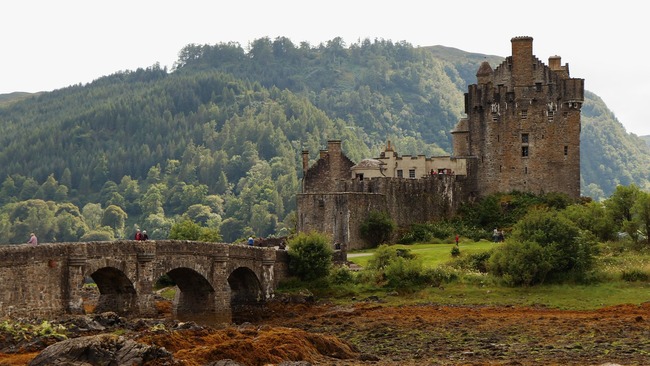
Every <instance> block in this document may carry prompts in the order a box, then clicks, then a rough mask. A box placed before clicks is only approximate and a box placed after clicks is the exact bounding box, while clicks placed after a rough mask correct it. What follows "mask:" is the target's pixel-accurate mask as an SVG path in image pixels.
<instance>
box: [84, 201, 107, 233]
mask: <svg viewBox="0 0 650 366" xmlns="http://www.w3.org/2000/svg"><path fill="white" fill-rule="evenodd" d="M81 214H82V215H83V217H84V221H85V222H86V224H87V225H88V227H89V228H90V229H91V230H95V229H97V228H99V227H100V225H101V224H102V216H103V215H104V210H103V209H102V205H101V204H99V203H87V204H86V205H85V206H84V207H83V208H82V209H81Z"/></svg>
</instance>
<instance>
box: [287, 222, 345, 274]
mask: <svg viewBox="0 0 650 366" xmlns="http://www.w3.org/2000/svg"><path fill="white" fill-rule="evenodd" d="M288 247H289V249H288V250H287V252H288V254H289V271H290V273H291V274H293V275H295V276H298V277H299V278H300V279H302V280H305V281H312V280H315V279H318V278H323V277H326V276H327V275H328V274H329V271H330V269H331V268H332V256H333V254H334V251H333V250H332V245H331V239H330V238H329V237H327V235H325V234H323V233H319V232H310V233H298V234H297V235H296V236H294V237H293V238H291V239H289V242H288Z"/></svg>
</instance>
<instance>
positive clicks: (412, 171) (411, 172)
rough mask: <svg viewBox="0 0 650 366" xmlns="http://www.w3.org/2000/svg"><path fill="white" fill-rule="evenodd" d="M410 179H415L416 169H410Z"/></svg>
mask: <svg viewBox="0 0 650 366" xmlns="http://www.w3.org/2000/svg"><path fill="white" fill-rule="evenodd" d="M409 178H411V179H413V178H415V169H409Z"/></svg>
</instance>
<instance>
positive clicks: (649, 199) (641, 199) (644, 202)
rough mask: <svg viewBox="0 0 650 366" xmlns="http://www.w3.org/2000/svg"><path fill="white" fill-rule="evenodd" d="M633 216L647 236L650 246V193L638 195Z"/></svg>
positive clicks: (639, 193) (647, 242)
mask: <svg viewBox="0 0 650 366" xmlns="http://www.w3.org/2000/svg"><path fill="white" fill-rule="evenodd" d="M632 215H633V218H634V221H635V222H637V223H638V226H639V227H640V229H641V231H642V232H643V233H644V235H645V239H646V244H650V193H647V192H641V191H640V192H638V193H637V199H636V202H635V203H634V206H632Z"/></svg>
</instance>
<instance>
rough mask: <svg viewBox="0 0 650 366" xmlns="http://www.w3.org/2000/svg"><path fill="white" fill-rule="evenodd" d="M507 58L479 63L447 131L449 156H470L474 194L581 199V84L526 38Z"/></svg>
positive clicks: (518, 40) (517, 40) (514, 44)
mask: <svg viewBox="0 0 650 366" xmlns="http://www.w3.org/2000/svg"><path fill="white" fill-rule="evenodd" d="M511 43H512V56H510V57H508V58H506V60H505V61H504V62H503V63H501V65H499V66H498V67H497V68H496V69H494V70H492V68H491V67H490V65H489V64H488V63H487V62H483V64H482V65H481V66H480V68H479V70H478V72H477V74H476V77H477V84H472V85H470V86H469V87H468V92H467V93H466V94H465V113H466V114H467V118H465V119H463V120H461V121H460V122H459V123H458V125H457V126H456V128H455V130H454V131H453V139H454V150H455V151H454V155H456V156H466V157H471V158H474V159H476V172H475V174H476V179H477V187H478V189H479V190H480V192H477V193H479V194H480V195H486V194H492V193H496V192H510V191H513V190H516V191H522V192H531V193H536V194H539V193H545V192H560V193H566V194H568V195H569V196H570V197H579V196H580V108H581V107H582V102H583V100H584V79H576V78H570V77H569V65H568V64H566V65H565V66H562V65H561V58H560V57H559V56H552V57H550V58H549V66H546V65H544V64H543V63H542V62H541V61H540V60H538V59H537V58H536V57H535V56H534V55H533V38H532V37H515V38H512V39H511Z"/></svg>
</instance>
